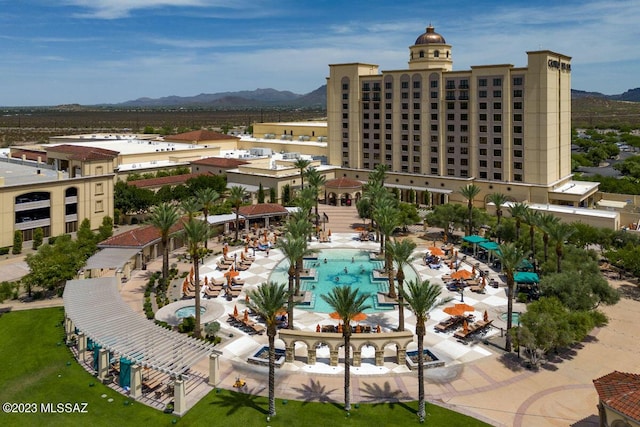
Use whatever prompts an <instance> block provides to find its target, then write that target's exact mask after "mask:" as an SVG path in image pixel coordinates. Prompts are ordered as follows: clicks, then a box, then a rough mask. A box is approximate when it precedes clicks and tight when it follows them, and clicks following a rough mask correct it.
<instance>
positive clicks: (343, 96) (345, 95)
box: [342, 93, 349, 101]
mask: <svg viewBox="0 0 640 427" xmlns="http://www.w3.org/2000/svg"><path fill="white" fill-rule="evenodd" d="M342 99H343V100H345V101H346V100H347V99H349V94H348V93H343V94H342Z"/></svg>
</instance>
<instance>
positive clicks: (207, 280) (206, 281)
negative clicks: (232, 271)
mask: <svg viewBox="0 0 640 427" xmlns="http://www.w3.org/2000/svg"><path fill="white" fill-rule="evenodd" d="M204 285H205V286H209V278H208V277H207V276H204Z"/></svg>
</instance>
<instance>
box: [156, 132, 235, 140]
mask: <svg viewBox="0 0 640 427" xmlns="http://www.w3.org/2000/svg"><path fill="white" fill-rule="evenodd" d="M234 139H235V140H237V139H240V138H238V137H237V136H233V135H225V134H224V133H220V132H214V131H211V130H194V131H191V132H186V133H179V134H177V135H169V136H165V138H164V140H165V141H187V142H204V141H228V140H234Z"/></svg>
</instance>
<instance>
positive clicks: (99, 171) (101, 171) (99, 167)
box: [96, 166, 104, 175]
mask: <svg viewBox="0 0 640 427" xmlns="http://www.w3.org/2000/svg"><path fill="white" fill-rule="evenodd" d="M103 173H104V171H103V170H102V166H97V167H96V175H102V174H103Z"/></svg>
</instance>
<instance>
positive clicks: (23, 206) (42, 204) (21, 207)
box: [14, 199, 51, 212]
mask: <svg viewBox="0 0 640 427" xmlns="http://www.w3.org/2000/svg"><path fill="white" fill-rule="evenodd" d="M50 206H51V200H49V199H46V200H35V201H33V202H24V203H16V205H15V208H14V209H15V211H16V212H23V211H29V210H31V209H41V208H48V207H50Z"/></svg>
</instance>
